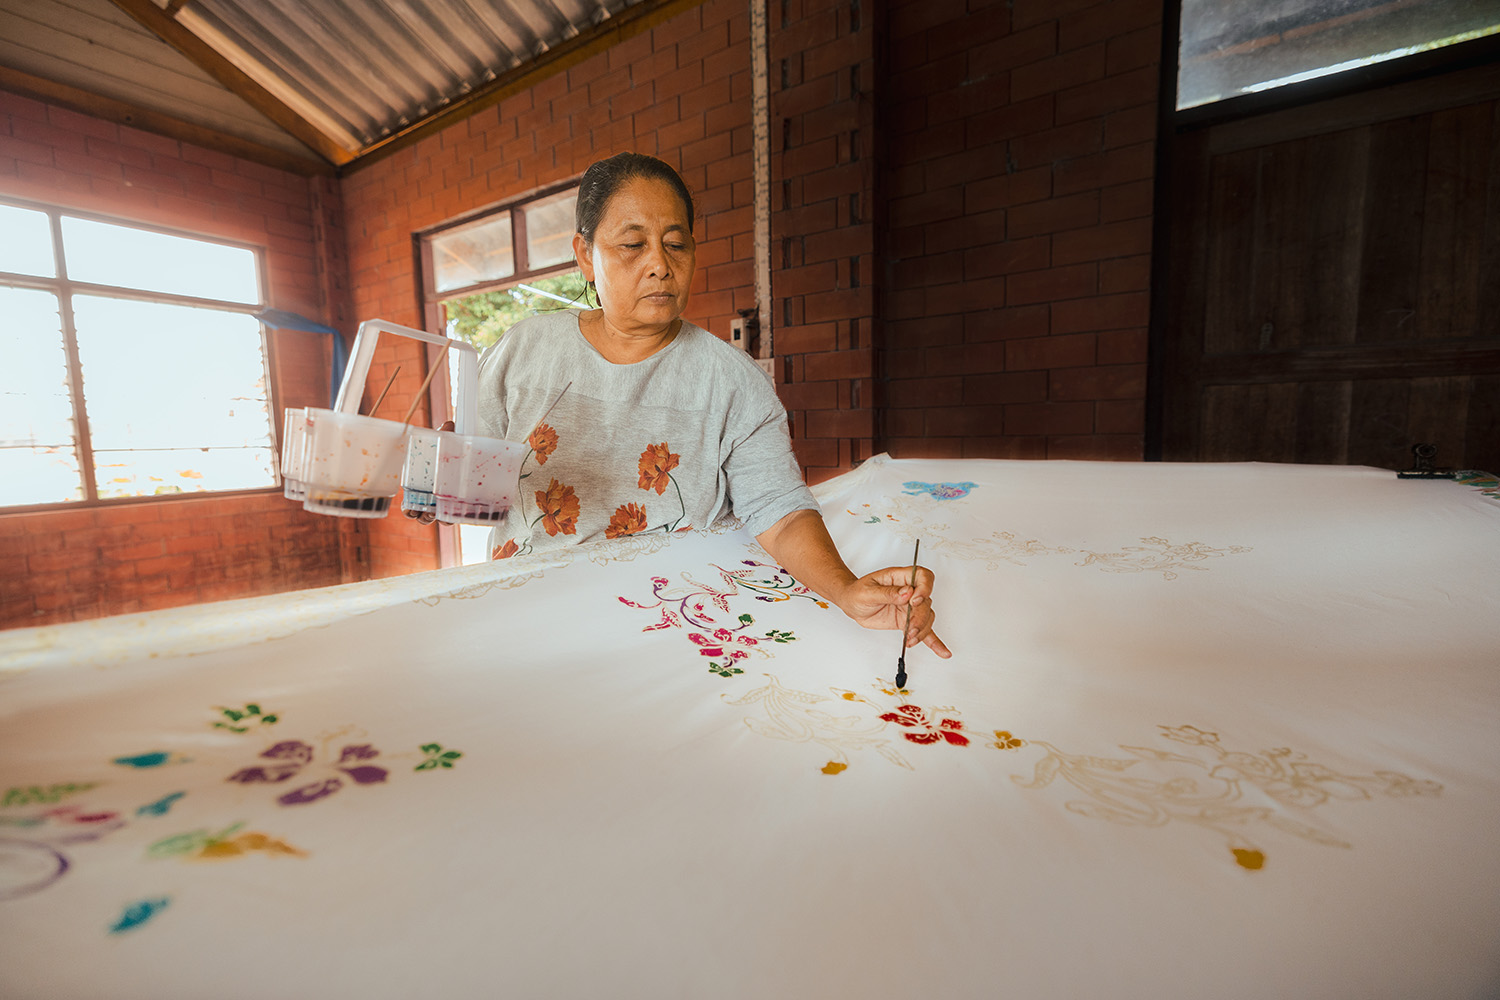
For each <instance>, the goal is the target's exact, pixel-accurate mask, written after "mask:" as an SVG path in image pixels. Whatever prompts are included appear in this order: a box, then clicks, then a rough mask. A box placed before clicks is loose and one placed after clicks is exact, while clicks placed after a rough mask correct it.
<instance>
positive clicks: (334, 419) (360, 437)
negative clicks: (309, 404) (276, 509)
mask: <svg viewBox="0 0 1500 1000" xmlns="http://www.w3.org/2000/svg"><path fill="white" fill-rule="evenodd" d="M308 413H309V414H310V415H311V417H312V432H311V434H309V435H308V438H307V443H306V445H305V453H304V456H303V467H304V472H305V475H306V479H305V482H306V485H307V497H306V499H305V500H304V501H303V503H302V506H303V508H304V509H305V510H310V511H313V512H315V513H319V514H335V515H338V516H340V517H384V516H385V513H386V511H387V510H389V509H390V506H391V498H392V497H394V496H395V495H396V487H397V486H398V485H399V484H400V477H401V462H402V459H403V458H405V456H406V430H407V429H406V427H405V425H403V424H398V423H397V422H396V421H394V420H381V419H380V418H378V417H362V416H360V415H359V414H356V413H339V412H337V411H335V410H318V409H312V408H309V409H308Z"/></svg>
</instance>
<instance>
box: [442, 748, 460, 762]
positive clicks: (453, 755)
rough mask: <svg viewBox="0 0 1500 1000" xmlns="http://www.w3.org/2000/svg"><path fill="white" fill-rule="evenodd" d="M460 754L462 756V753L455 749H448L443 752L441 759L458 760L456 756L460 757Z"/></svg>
mask: <svg viewBox="0 0 1500 1000" xmlns="http://www.w3.org/2000/svg"><path fill="white" fill-rule="evenodd" d="M462 756H463V754H461V753H459V752H458V751H457V750H449V751H448V752H447V753H445V754H443V759H444V760H458V758H460V757H462Z"/></svg>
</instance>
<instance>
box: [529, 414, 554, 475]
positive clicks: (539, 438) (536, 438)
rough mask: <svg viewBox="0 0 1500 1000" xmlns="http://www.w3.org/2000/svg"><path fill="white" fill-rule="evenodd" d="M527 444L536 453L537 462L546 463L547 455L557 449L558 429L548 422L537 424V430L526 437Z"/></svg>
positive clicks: (538, 463)
mask: <svg viewBox="0 0 1500 1000" xmlns="http://www.w3.org/2000/svg"><path fill="white" fill-rule="evenodd" d="M526 444H527V445H529V446H530V448H531V450H532V452H533V453H534V454H535V455H536V464H537V465H546V464H547V456H548V455H550V454H552V453H553V452H554V451H556V450H557V431H555V430H553V429H552V428H551V427H549V426H548V425H546V424H537V425H536V430H534V431H532V432H531V436H530V437H529V438H527V439H526Z"/></svg>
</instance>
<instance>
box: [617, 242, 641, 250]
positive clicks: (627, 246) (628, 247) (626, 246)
mask: <svg viewBox="0 0 1500 1000" xmlns="http://www.w3.org/2000/svg"><path fill="white" fill-rule="evenodd" d="M645 245H646V244H644V243H622V244H621V246H622V247H623V248H624V249H626V250H639V249H640V248H641V247H643V246H645Z"/></svg>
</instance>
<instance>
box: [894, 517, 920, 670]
mask: <svg viewBox="0 0 1500 1000" xmlns="http://www.w3.org/2000/svg"><path fill="white" fill-rule="evenodd" d="M921 551H922V539H920V538H918V539H917V544H916V547H915V548H913V549H912V550H911V596H912V597H916V596H917V553H918V552H921ZM910 629H911V598H910V597H909V598H907V599H906V624H905V625H903V626H902V627H901V658H900V659H898V660H897V661H896V689H897V690H900V689H901V688H904V687H906V633H907V632H908V631H910Z"/></svg>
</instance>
